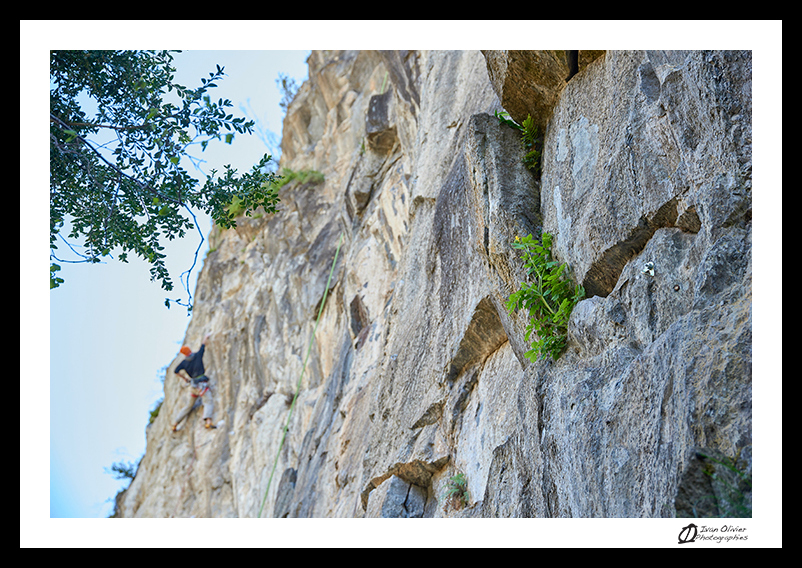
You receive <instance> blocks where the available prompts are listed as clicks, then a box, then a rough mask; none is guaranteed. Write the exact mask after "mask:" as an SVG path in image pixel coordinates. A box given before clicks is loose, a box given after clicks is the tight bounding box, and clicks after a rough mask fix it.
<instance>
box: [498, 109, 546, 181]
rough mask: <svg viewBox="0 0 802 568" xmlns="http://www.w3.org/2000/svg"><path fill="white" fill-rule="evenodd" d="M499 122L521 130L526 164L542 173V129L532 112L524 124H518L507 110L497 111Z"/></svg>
mask: <svg viewBox="0 0 802 568" xmlns="http://www.w3.org/2000/svg"><path fill="white" fill-rule="evenodd" d="M495 115H496V118H497V119H498V121H499V123H501V124H506V125H507V126H509V127H511V128H514V129H516V130H518V131H520V132H521V146H523V149H524V152H526V154H525V155H524V157H523V163H524V165H525V166H526V167H527V168H529V169H530V170H534V172H535V173H536V174H538V175H539V174H540V168H541V164H540V155H541V152H542V150H543V138H542V137H541V136H540V129H539V128H538V127H537V125H536V124H535V120H534V119H533V118H532V115H531V114H528V115H527V116H526V120H524V122H523V124H522V125H521V124H518V123H517V122H515V121H514V120H512V119H511V118H510V115H509V113H508V112H506V111H501V112H499V111H495Z"/></svg>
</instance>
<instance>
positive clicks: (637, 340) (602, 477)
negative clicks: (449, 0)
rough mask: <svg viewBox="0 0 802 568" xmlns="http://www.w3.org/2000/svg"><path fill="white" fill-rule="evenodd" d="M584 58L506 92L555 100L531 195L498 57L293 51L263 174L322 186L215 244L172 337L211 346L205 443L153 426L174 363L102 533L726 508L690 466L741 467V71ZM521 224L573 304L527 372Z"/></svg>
mask: <svg viewBox="0 0 802 568" xmlns="http://www.w3.org/2000/svg"><path fill="white" fill-rule="evenodd" d="M553 53H556V52H544V53H532V54H528V56H529V58H530V59H533V60H541V59H543V58H550V59H554V57H553ZM580 54H581V52H580ZM590 59H591V62H590V63H589V64H582V65H580V66H579V67H578V69H577V72H576V73H575V74H574V75H572V76H571V77H570V80H569V81H568V82H567V83H566V82H565V81H564V80H563V84H562V85H558V86H557V87H555V86H554V84H552V83H551V82H549V81H550V80H549V81H547V80H546V78H548V77H551V76H553V77H558V76H559V75H561V73H562V69H561V68H560V69H559V70H558V71H559V72H557V71H554V69H551V67H548V68H546V69H545V70H541V71H542V72H539V73H534V74H531V75H529V76H526V77H525V79H526V84H527V87H526V88H527V89H532V88H534V87H533V85H534V86H537V85H539V84H541V83H542V87H543V89H550V91H549V92H553V94H554V98H553V100H552V101H551V102H550V103H549V105H546V106H545V107H543V108H544V109H546V110H543V112H542V113H541V114H539V115H538V120H539V121H541V122H542V124H543V125H544V132H545V146H544V153H543V164H542V177H541V178H540V179H538V178H537V177H536V176H535V175H534V174H533V173H532V171H530V170H527V169H526V168H525V167H524V165H523V164H522V162H521V159H522V157H523V151H522V149H521V144H520V133H519V132H518V131H517V130H515V129H512V128H510V127H508V126H505V125H503V124H499V122H498V121H497V120H496V119H495V118H494V117H493V112H494V111H495V110H502V109H503V108H506V107H504V106H502V105H503V104H504V93H512V92H513V90H512V87H505V89H504V90H503V91H499V90H498V85H497V84H494V81H496V77H494V76H493V75H494V73H495V72H491V73H489V70H492V69H498V68H499V65H498V61H499V60H498V55H497V54H496V55H491V54H489V53H485V54H483V53H481V52H478V51H475V52H425V51H424V52H415V51H410V52H349V51H346V52H340V51H336V52H318V51H316V52H313V53H312V55H311V56H310V58H309V71H310V78H309V81H308V82H307V83H305V84H304V85H303V86H302V87H301V89H300V90H299V92H298V95H297V96H296V99H295V100H294V101H293V103H292V104H291V105H290V107H289V111H288V114H287V117H286V119H285V124H284V139H283V143H282V149H283V158H282V165H283V166H286V167H290V168H292V169H293V170H295V171H300V170H304V169H314V170H317V171H320V172H322V173H323V174H324V176H325V181H324V182H323V183H307V184H300V183H298V182H293V183H290V184H288V185H287V186H285V187H284V188H282V190H281V194H280V195H281V200H282V201H281V204H280V207H279V212H278V213H276V214H273V215H264V216H262V217H259V218H245V217H243V218H241V219H239V220H238V226H237V228H236V229H231V230H228V231H220V230H215V231H214V234H213V235H211V237H210V241H211V245H212V252H210V253H209V255H208V257H207V259H206V261H205V262H204V266H203V270H202V273H201V275H200V277H199V280H198V288H197V291H196V293H195V307H194V310H193V317H192V322H191V323H190V325H189V328H188V331H187V337H186V339H185V342H186V343H187V344H189V345H191V346H197V344H199V342H200V340H201V338H202V337H203V336H204V335H205V334H206V333H211V334H212V336H211V340H210V341H209V344H208V346H207V358H206V361H207V369H208V371H209V376H210V377H212V388H213V392H214V394H215V407H216V416H215V421H217V420H220V419H224V420H225V427H224V428H219V429H217V430H206V429H204V428H203V427H202V421H201V420H200V418H199V417H198V416H197V415H196V414H193V415H191V416H190V419H189V420H188V421H187V424H186V427H185V428H183V429H182V430H180V431H179V432H178V433H176V434H172V433H170V432H169V424H168V421H169V418H168V417H169V416H170V415H171V413H173V412H174V411H175V409H176V408H177V407H178V406H179V405H180V402H181V401H180V399H181V395H182V394H183V391H181V390H180V387H179V385H178V384H177V381H171V380H170V379H171V377H172V373H171V369H172V367H173V366H174V365H175V364H177V361H178V359H176V361H175V362H173V364H172V365H171V366H170V369H168V372H167V380H166V381H165V399H164V403H163V407H162V412H161V413H160V414H159V417H158V418H157V419H156V420H155V421H154V422H153V424H152V425H151V426H150V427H149V429H148V446H147V452H146V454H145V457H144V458H143V460H142V462H141V464H140V467H139V471H138V472H137V475H136V478H135V479H134V480H133V482H132V483H131V486H130V487H129V488H128V490H127V491H126V492H125V493H124V494H122V495H121V496H120V498H119V499H118V513H119V515H120V516H123V517H172V516H176V517H189V516H195V517H255V516H257V515H258V513H259V511H260V509H263V511H264V512H263V515H262V516H276V517H403V518H414V517H442V516H459V517H671V516H675V515H676V516H684V515H695V514H720V515H735V514H736V513H742V512H743V510H744V507H743V504H744V503H746V504H751V486H750V487H749V488H747V487H746V486H745V485H743V484H741V485H738V483H735V485H736V486H737V487H739V488H740V489H739V492H740V494H732V493H727V491H726V489H725V488H726V487H727V486H726V484H724V483H723V482H719V481H717V482H715V483H714V482H711V475H712V474H711V472H720V473H721V475H719V476H718V477H717V479H720V480H721V479H725V477H723V476H725V475H727V474H726V472H727V471H731V470H730V469H728V468H726V467H724V466H722V465H721V464H722V463H735V464H736V466H737V467H736V469H738V470H739V471H742V472H744V473H745V474H751V467H752V458H751V455H752V452H751V437H752V413H751V400H752V390H751V389H752V382H751V362H752V348H751V345H752V344H751V339H752V338H751V329H752V328H751V325H752V305H751V299H752V294H751V255H752V253H751V251H752V231H751V56H750V53H749V52H740V51H723V52H722V51H714V52H701V51H688V52H662V51H638V52H613V51H611V52H605V53H604V54H603V55H602V56H600V55H599V54H596V57H595V58H590ZM549 69H551V71H549ZM546 72H548V73H546ZM516 73H517V74H518V75H519V74H520V73H523V71H520V70H519V71H516ZM544 73H545V75H544ZM518 75H515V76H518ZM544 77H546V78H544ZM523 81H524V78H520V79H519V82H523ZM382 85H384V86H385V89H384V90H382ZM499 92H500V93H501V94H500V95H499V94H497V93H499ZM507 110H510V112H511V113H512V111H511V109H507ZM527 112H531V111H530V110H528V111H527ZM541 230H545V231H548V232H551V233H552V234H553V235H554V238H555V249H554V250H555V254H556V256H557V257H558V259H559V260H560V261H562V262H566V263H567V264H568V265H569V267H570V268H571V271H572V273H573V275H574V277H575V278H576V280H577V281H578V282H580V283H583V284H584V286H585V287H586V289H587V291H588V297H587V299H585V300H583V301H581V302H580V303H579V304H577V306H576V308H575V309H574V312H573V314H572V316H571V320H570V322H569V341H568V347H567V350H566V352H565V354H564V355H563V356H562V357H561V358H560V359H559V360H558V361H556V362H554V361H551V360H548V361H539V362H537V363H532V362H530V361H529V360H527V359H526V358H525V357H524V356H523V353H524V352H526V351H527V350H528V349H529V346H528V345H527V344H526V342H525V341H524V330H525V328H526V325H527V321H526V316H525V315H524V314H523V313H520V312H516V313H512V314H510V313H508V312H507V310H506V308H505V306H504V304H505V302H506V300H507V298H508V297H509V295H510V293H512V292H513V291H515V290H516V289H517V287H518V286H519V285H520V283H521V282H522V281H524V280H525V279H526V278H527V275H526V274H525V272H524V268H523V264H522V261H521V260H520V259H519V258H518V256H517V254H516V251H515V250H514V249H513V248H512V247H511V246H510V243H511V242H513V241H514V238H515V236H524V235H526V234H529V233H533V234H535V235H537V234H539V233H540V231H541ZM341 238H342V243H343V244H342V248H341V250H340V253H339V256H338V260H337V263H336V265H335V267H334V273H333V278H332V283H331V286H330V288H329V290H328V291H326V282H327V279H328V275H329V271H330V269H331V267H332V261H333V260H334V257H335V251H336V250H337V246H338V243H339V242H340V239H341ZM646 263H652V266H653V273H652V272H650V271H649V270H646V271H645V272H644V267H645V266H646ZM324 293H326V296H327V299H326V302H325V304H324V303H323V297H324ZM321 306H322V308H323V310H322V317H321V320H320V324H319V327H318V330H317V334H316V336H315V337H314V341H313V342H312V348H311V354H310V357H309V362H308V365H307V367H306V369H305V371H304V374H303V380H302V381H301V384H300V388H298V380H299V377H300V376H301V370H302V367H303V361H304V358H305V355H306V353H307V349H308V348H309V345H310V339H312V331H313V329H314V326H315V320H316V318H317V316H318V313H319V311H320V308H321ZM296 394H297V400H296V402H295V406H294V407H293V413H292V417H291V420H290V421H289V428H288V431H287V435H286V440H285V442H284V444H283V447H282V448H281V451H280V452H279V445H280V440H281V437H282V432H283V428H284V425H285V423H286V421H287V418H288V415H289V412H290V406H291V403H292V400H293V397H294V396H295V395H296ZM705 456H707V457H705ZM727 460H730V461H727ZM274 464H275V473H273V478H272V480H271V481H270V489H269V491H267V486H268V480H269V479H271V478H270V476H271V471H273V470H274ZM456 473H462V474H464V476H465V478H466V480H467V486H468V490H469V496H470V497H469V503H468V504H467V506H466V507H464V508H462V509H459V510H454V509H451V508H446V507H445V499H444V494H445V492H446V489H447V486H448V480H449V478H451V477H452V476H453V475H455V474H456ZM739 479H740V478H738V479H736V478H733V479H732V480H731V481H734V482H738V481H739ZM730 485H732V484H730ZM711 495H713V496H715V499H712V500H711V499H710V496H711ZM711 501H712V502H714V503H715V505H712V506H711V505H710V503H711ZM263 503H264V506H263V507H262V504H263Z"/></svg>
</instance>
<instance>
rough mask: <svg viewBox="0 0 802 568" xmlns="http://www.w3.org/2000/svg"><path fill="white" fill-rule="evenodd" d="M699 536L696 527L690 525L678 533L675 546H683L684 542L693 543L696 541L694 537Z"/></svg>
mask: <svg viewBox="0 0 802 568" xmlns="http://www.w3.org/2000/svg"><path fill="white" fill-rule="evenodd" d="M697 534H699V531H698V530H696V525H695V524H693V523H691V524H689V525H688V526H687V527H684V528H683V529H682V530H681V531H679V537H677V539H678V541H679V542H678V543H677V544H685V543H686V542H694V541H695V540H696V535H697Z"/></svg>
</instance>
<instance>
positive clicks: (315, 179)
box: [273, 168, 325, 189]
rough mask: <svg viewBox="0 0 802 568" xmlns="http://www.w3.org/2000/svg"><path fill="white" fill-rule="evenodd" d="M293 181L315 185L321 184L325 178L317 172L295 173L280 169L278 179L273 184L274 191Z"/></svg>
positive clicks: (302, 171)
mask: <svg viewBox="0 0 802 568" xmlns="http://www.w3.org/2000/svg"><path fill="white" fill-rule="evenodd" d="M294 180H298V181H299V182H300V183H312V184H314V185H317V184H320V183H323V182H324V181H325V177H324V176H323V174H322V173H320V172H319V171H317V170H299V171H297V172H296V171H293V170H291V169H289V168H282V169H281V176H280V178H279V179H277V180H276V181H275V182H273V183H274V185H275V187H276V189H280V188H282V187H284V186H285V185H287V184H288V183H290V182H291V181H294Z"/></svg>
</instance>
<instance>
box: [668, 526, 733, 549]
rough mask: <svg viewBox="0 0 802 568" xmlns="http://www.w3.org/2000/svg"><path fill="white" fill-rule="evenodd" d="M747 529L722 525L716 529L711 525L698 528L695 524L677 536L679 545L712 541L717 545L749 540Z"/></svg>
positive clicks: (683, 528)
mask: <svg viewBox="0 0 802 568" xmlns="http://www.w3.org/2000/svg"><path fill="white" fill-rule="evenodd" d="M748 539H749V536H748V535H747V534H746V528H745V527H742V526H738V525H722V526H720V527H714V526H710V525H701V526H696V525H695V524H693V523H690V524H688V525H687V526H684V527H682V530H680V531H679V535H677V544H687V543H689V542H702V541H712V542H715V543H719V544H720V543H722V542H737V541H744V540H748Z"/></svg>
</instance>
